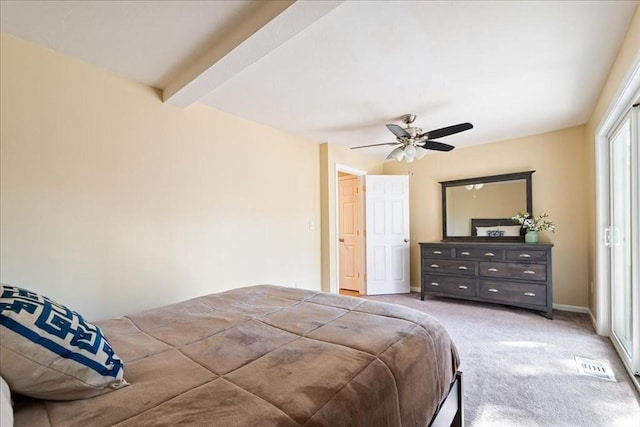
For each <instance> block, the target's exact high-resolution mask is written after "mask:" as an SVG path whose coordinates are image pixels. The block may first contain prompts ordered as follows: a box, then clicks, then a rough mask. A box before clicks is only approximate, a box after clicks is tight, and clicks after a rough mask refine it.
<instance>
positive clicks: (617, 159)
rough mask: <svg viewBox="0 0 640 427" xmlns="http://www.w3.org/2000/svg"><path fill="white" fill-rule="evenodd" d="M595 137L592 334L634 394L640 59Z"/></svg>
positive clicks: (639, 304) (639, 284)
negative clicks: (602, 341)
mask: <svg viewBox="0 0 640 427" xmlns="http://www.w3.org/2000/svg"><path fill="white" fill-rule="evenodd" d="M621 88H622V89H621V91H620V93H619V94H618V96H617V98H616V99H615V100H614V102H613V104H612V105H611V107H610V108H609V112H608V113H607V114H606V115H605V116H604V119H603V121H602V122H601V124H600V126H599V127H598V130H597V132H596V147H595V150H596V224H597V228H596V262H597V272H596V273H597V286H596V292H597V307H596V309H597V319H595V320H596V331H597V332H598V334H600V335H606V336H609V338H610V339H611V342H612V343H613V346H614V347H615V349H616V350H617V352H618V354H619V355H620V359H621V360H622V361H623V364H624V366H625V367H626V368H627V370H628V371H629V373H630V374H631V378H632V379H633V382H634V384H635V386H636V387H637V388H638V389H639V390H640V327H638V325H640V258H639V257H638V254H639V253H640V217H639V216H638V211H639V209H640V171H639V169H640V58H639V59H638V60H637V61H636V63H635V65H634V66H633V67H632V68H631V70H630V72H629V74H628V75H627V78H626V79H625V81H623V84H622V85H621Z"/></svg>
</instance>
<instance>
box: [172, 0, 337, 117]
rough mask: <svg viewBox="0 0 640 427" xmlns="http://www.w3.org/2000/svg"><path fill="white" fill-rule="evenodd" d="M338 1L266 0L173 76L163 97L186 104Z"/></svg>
mask: <svg viewBox="0 0 640 427" xmlns="http://www.w3.org/2000/svg"><path fill="white" fill-rule="evenodd" d="M342 3H343V0H337V1H333V0H332V1H302V0H299V1H295V2H294V1H291V0H286V1H267V2H264V4H263V7H261V8H260V9H259V10H258V11H257V12H256V13H254V14H253V15H251V17H250V18H248V19H246V20H245V21H243V22H242V24H241V25H238V26H237V27H236V28H235V29H234V30H233V31H231V32H229V33H228V34H227V35H226V37H225V38H224V39H223V40H222V41H221V42H220V43H218V44H217V45H216V46H215V47H214V48H213V49H212V50H210V51H209V52H207V53H206V54H204V55H202V56H201V57H200V58H198V59H197V60H196V61H195V62H194V63H192V64H191V65H189V66H188V67H187V68H186V69H185V70H183V71H182V72H181V73H180V74H179V75H178V76H177V77H176V78H174V79H173V80H172V81H171V82H170V83H169V84H168V85H167V87H166V88H165V89H164V90H163V92H162V98H163V101H164V102H166V103H168V104H171V105H174V106H176V107H180V108H185V107H187V106H189V105H191V104H192V103H194V102H196V101H198V100H199V99H201V98H202V97H204V96H205V95H206V94H208V93H209V92H211V91H213V90H214V89H215V88H217V87H218V86H220V85H221V84H223V83H224V82H226V81H227V80H228V79H230V78H231V77H233V76H234V75H236V74H237V73H239V72H240V71H242V70H243V69H245V68H247V67H249V66H250V65H251V64H253V63H255V62H256V61H258V60H259V59H260V58H262V57H264V56H265V55H267V54H268V53H269V52H271V51H272V50H274V49H276V48H277V47H278V46H280V45H281V44H283V43H285V42H286V41H287V40H289V39H290V38H292V37H294V36H295V35H296V34H298V33H299V32H301V31H303V30H304V29H305V28H307V27H308V26H310V25H311V24H313V23H314V22H315V21H317V20H318V19H320V18H322V17H323V16H324V15H326V14H327V13H329V12H330V11H332V10H333V9H335V8H336V7H338V6H339V5H340V4H342Z"/></svg>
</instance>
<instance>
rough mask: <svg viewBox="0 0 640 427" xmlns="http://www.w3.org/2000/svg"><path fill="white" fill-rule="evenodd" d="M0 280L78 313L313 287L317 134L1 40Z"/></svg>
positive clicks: (105, 313) (95, 314)
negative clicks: (165, 93) (255, 288)
mask: <svg viewBox="0 0 640 427" xmlns="http://www.w3.org/2000/svg"><path fill="white" fill-rule="evenodd" d="M0 43H1V45H0V53H1V58H0V65H1V69H0V78H1V80H0V85H1V86H0V88H1V90H0V97H1V104H0V114H1V115H0V128H1V133H0V154H1V176H0V182H1V193H0V194H1V198H0V209H1V223H0V228H1V230H2V232H1V233H0V238H1V240H0V266H1V280H2V281H3V282H5V283H11V284H15V285H18V286H23V287H26V288H29V289H32V290H34V291H39V292H42V293H44V294H46V295H48V296H50V297H52V298H54V299H58V300H59V301H61V302H63V303H66V304H69V305H70V306H71V307H74V308H76V309H77V310H79V311H81V312H82V313H84V314H85V315H86V316H87V317H88V318H89V319H100V318H105V317H111V316H115V315H120V314H124V313H129V312H132V311H136V310H141V309H144V308H148V307H153V306H158V305H161V304H165V303H169V302H175V301H179V300H182V299H186V298H189V297H193V296H197V295H201V294H206V293H210V292H216V291H221V290H225V289H228V288H234V287H240V286H244V285H249V284H253V283H268V282H270V283H277V284H283V285H289V286H296V285H297V286H298V287H304V288H310V289H320V281H321V277H320V271H321V268H320V259H321V258H320V228H319V224H320V181H319V177H320V161H319V151H320V150H319V147H318V145H317V144H313V143H311V142H308V141H305V140H302V139H300V138H296V137H293V136H291V135H289V134H286V133H283V132H281V131H278V130H275V129H272V128H269V127H266V126H262V125H259V124H256V123H253V122H250V121H247V120H244V119H241V118H238V117H234V116H232V115H229V114H226V113H223V112H221V111H216V110H214V109H211V108H208V107H205V106H203V105H194V106H192V107H189V108H187V109H186V110H180V109H177V108H174V107H171V106H169V105H165V104H163V103H162V102H161V101H160V97H159V94H158V93H157V92H156V91H155V90H153V89H150V88H148V87H146V86H143V85H140V84H136V83H133V82H131V81H128V80H125V79H122V78H120V77H118V76H116V75H114V74H111V73H109V72H107V71H104V70H101V69H99V68H96V67H93V66H90V65H87V64H85V63H82V62H80V61H77V60H75V59H71V58H69V57H66V56H63V55H60V54H56V53H53V52H51V51H48V50H45V49H42V48H39V47H36V46H34V45H31V44H28V43H25V42H23V41H20V40H18V39H15V38H13V37H11V36H7V35H2V36H1V39H0Z"/></svg>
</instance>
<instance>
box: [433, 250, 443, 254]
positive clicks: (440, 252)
mask: <svg viewBox="0 0 640 427" xmlns="http://www.w3.org/2000/svg"><path fill="white" fill-rule="evenodd" d="M433 254H434V255H442V251H433Z"/></svg>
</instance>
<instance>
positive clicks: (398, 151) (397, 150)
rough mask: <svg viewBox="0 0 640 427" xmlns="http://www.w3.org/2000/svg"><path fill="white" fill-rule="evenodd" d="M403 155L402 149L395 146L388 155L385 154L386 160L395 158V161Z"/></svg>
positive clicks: (400, 159)
mask: <svg viewBox="0 0 640 427" xmlns="http://www.w3.org/2000/svg"><path fill="white" fill-rule="evenodd" d="M403 157H404V149H403V148H402V147H397V148H395V149H394V150H393V151H392V152H391V153H389V155H388V156H387V160H391V159H395V160H396V161H398V162H400V161H402V158H403Z"/></svg>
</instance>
